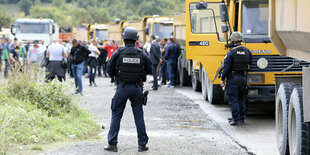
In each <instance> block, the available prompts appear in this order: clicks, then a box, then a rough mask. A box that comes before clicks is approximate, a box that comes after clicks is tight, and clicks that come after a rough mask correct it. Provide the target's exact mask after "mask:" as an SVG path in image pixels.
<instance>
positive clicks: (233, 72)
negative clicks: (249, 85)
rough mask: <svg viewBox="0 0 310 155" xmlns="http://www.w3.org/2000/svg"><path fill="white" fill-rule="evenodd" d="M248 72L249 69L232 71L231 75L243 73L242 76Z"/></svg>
mask: <svg viewBox="0 0 310 155" xmlns="http://www.w3.org/2000/svg"><path fill="white" fill-rule="evenodd" d="M247 74H248V72H247V71H231V75H232V76H234V75H242V76H246V75H247Z"/></svg>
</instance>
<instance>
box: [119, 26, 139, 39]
mask: <svg viewBox="0 0 310 155" xmlns="http://www.w3.org/2000/svg"><path fill="white" fill-rule="evenodd" d="M123 39H126V40H138V39H139V35H138V30H137V29H136V28H134V27H127V28H126V29H125V30H124V32H123Z"/></svg>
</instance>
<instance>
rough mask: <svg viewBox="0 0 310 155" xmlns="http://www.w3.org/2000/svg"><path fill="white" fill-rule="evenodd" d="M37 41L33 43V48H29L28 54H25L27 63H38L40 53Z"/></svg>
mask: <svg viewBox="0 0 310 155" xmlns="http://www.w3.org/2000/svg"><path fill="white" fill-rule="evenodd" d="M38 44H39V41H37V40H35V41H33V46H30V47H29V50H28V54H27V61H28V63H30V64H34V63H38V62H39V59H38V54H39V53H40V47H39V45H38Z"/></svg>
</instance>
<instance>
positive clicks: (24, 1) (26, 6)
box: [17, 0, 32, 15]
mask: <svg viewBox="0 0 310 155" xmlns="http://www.w3.org/2000/svg"><path fill="white" fill-rule="evenodd" d="M17 5H18V6H19V8H20V11H23V12H25V14H26V15H29V10H30V8H31V6H32V1H31V0H21V1H19V2H18V3H17Z"/></svg>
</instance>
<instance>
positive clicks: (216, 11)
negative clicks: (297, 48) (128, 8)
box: [179, 0, 302, 104]
mask: <svg viewBox="0 0 310 155" xmlns="http://www.w3.org/2000/svg"><path fill="white" fill-rule="evenodd" d="M224 2H225V3H224ZM268 5H269V2H268V0H260V1H253V0H203V1H202V0H187V1H186V16H185V18H186V49H185V50H184V51H183V53H182V56H183V58H182V61H181V62H182V64H181V65H182V67H179V68H181V69H182V70H183V73H184V72H187V73H189V75H187V76H190V77H191V79H192V84H193V88H194V89H195V90H197V91H198V90H199V89H200V88H201V90H202V94H203V97H204V98H205V99H206V100H208V101H209V102H210V103H211V104H218V103H221V102H223V101H224V91H223V90H222V88H221V87H220V78H218V77H217V76H218V74H217V73H218V70H219V68H220V66H221V64H222V63H223V61H224V57H225V55H226V53H227V52H228V51H229V48H227V44H228V43H229V40H228V38H229V37H230V34H231V33H232V32H234V31H239V32H241V33H242V34H243V37H244V39H243V42H242V44H243V46H245V47H247V48H249V49H250V50H251V52H252V54H253V60H252V63H251V65H250V71H249V73H248V85H249V89H248V95H247V100H251V101H274V100H275V86H274V85H275V81H274V77H275V76H276V75H277V74H289V75H296V74H301V70H302V67H301V66H296V67H293V68H290V69H288V70H286V68H287V67H289V66H290V65H292V63H293V59H292V58H289V57H284V56H279V54H278V53H277V51H276V49H275V47H274V46H273V44H272V43H271V41H270V39H269V36H268V16H269V13H268V10H269V9H268ZM185 58H186V59H187V60H186V61H184V59H185ZM184 77H186V75H184ZM200 83H201V85H200Z"/></svg>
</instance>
